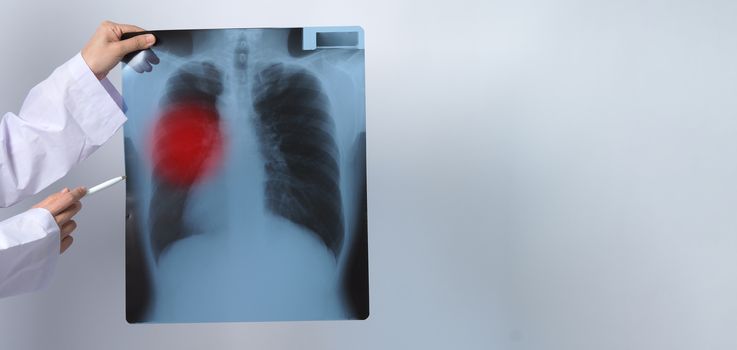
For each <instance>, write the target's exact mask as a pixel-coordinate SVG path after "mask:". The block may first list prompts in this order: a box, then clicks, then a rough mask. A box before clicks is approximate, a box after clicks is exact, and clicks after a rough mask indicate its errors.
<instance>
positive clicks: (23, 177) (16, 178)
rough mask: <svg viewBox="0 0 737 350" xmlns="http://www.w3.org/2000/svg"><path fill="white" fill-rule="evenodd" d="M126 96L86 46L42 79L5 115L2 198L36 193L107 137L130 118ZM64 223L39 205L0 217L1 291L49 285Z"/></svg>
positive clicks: (0, 135)
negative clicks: (101, 75) (87, 57)
mask: <svg viewBox="0 0 737 350" xmlns="http://www.w3.org/2000/svg"><path fill="white" fill-rule="evenodd" d="M121 106H122V98H121V97H120V94H119V93H118V92H117V91H116V90H115V88H114V87H113V86H112V84H111V83H110V81H108V80H107V79H103V80H102V81H99V80H97V78H96V77H95V75H94V74H93V73H92V71H91V70H90V69H89V67H88V66H87V64H86V63H85V62H84V60H83V59H82V56H81V55H80V54H77V55H76V56H74V57H73V58H72V59H71V60H69V61H67V62H66V63H65V64H63V65H62V66H60V67H59V68H57V69H56V70H55V71H54V72H53V73H52V74H51V76H49V78H47V79H46V80H44V81H43V82H41V83H40V84H38V85H36V86H35V87H34V88H33V89H32V90H31V92H30V93H29V94H28V97H26V100H25V101H24V103H23V106H22V107H21V110H20V113H18V114H17V115H15V114H12V113H7V114H5V115H4V116H3V118H2V119H0V206H3V207H5V206H8V205H11V204H14V203H16V202H18V201H19V200H21V199H23V198H24V197H26V196H30V195H33V194H36V193H38V192H39V191H41V190H42V189H44V188H45V187H46V186H48V185H50V184H51V183H53V182H54V181H56V180H58V179H59V178H61V177H62V176H64V175H66V173H67V172H68V171H69V170H70V169H71V167H72V166H74V165H75V164H77V163H79V162H80V161H82V160H83V159H85V158H86V157H87V156H89V155H90V154H91V153H92V152H93V151H94V150H96V149H97V148H99V147H100V146H101V145H102V144H103V143H105V142H106V141H107V140H108V139H109V138H110V137H111V136H112V135H113V134H114V133H115V132H116V131H117V130H118V129H119V128H120V126H121V125H122V124H123V123H124V122H125V120H126V118H125V114H124V113H123V112H122V110H121ZM59 234H60V233H59V227H58V225H57V224H56V222H55V221H54V218H53V216H52V215H51V213H49V212H48V211H47V210H46V209H43V208H35V209H31V210H28V211H26V212H23V213H21V214H19V215H16V216H14V217H12V218H10V219H7V220H5V221H2V222H0V297H5V296H10V295H15V294H19V293H24V292H29V291H33V290H37V289H39V288H41V287H43V286H45V285H46V284H47V283H48V282H49V280H50V278H51V276H52V274H53V271H54V268H55V266H56V260H57V259H58V256H59V245H60V242H59Z"/></svg>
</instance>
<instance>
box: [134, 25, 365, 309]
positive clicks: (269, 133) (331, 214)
mask: <svg viewBox="0 0 737 350" xmlns="http://www.w3.org/2000/svg"><path fill="white" fill-rule="evenodd" d="M262 31H263V32H264V35H271V34H272V33H276V34H277V35H275V36H273V37H274V38H283V39H284V41H283V42H281V43H280V42H279V41H273V44H272V41H271V40H272V39H271V38H272V36H269V37H268V39H264V38H266V37H264V38H261V39H258V40H260V41H259V42H258V43H259V45H261V46H252V45H251V43H249V40H251V39H249V38H248V37H247V35H246V32H245V31H244V32H242V33H243V34H241V35H239V36H237V37H234V39H235V40H233V41H231V44H229V45H231V48H230V54H228V53H223V52H222V50H221V49H217V50H216V51H213V52H215V53H216V54H213V55H210V56H207V55H198V50H203V45H205V46H207V45H209V42H207V41H204V42H203V41H199V42H198V41H197V40H202V39H201V37H202V36H200V39H198V35H200V34H203V33H204V32H207V31H200V32H199V33H198V31H162V32H156V35H157V41H158V44H161V45H162V46H161V47H160V48H159V49H158V50H159V51H158V52H159V53H164V54H165V55H169V56H168V57H169V61H168V62H167V61H164V60H162V62H164V63H168V64H170V65H171V63H170V62H172V57H173V58H174V59H175V61H176V62H177V64H176V65H175V66H174V67H173V68H174V69H173V70H172V71H171V73H170V74H167V76H166V80H165V83H164V84H163V85H162V90H160V91H161V92H162V93H161V94H160V95H158V96H159V97H157V98H158V107H157V108H158V109H159V110H166V109H167V107H168V106H170V105H176V104H178V103H181V102H189V103H191V102H196V103H198V104H202V105H206V106H208V107H207V108H210V109H212V110H214V111H215V112H216V113H215V114H216V115H217V118H218V120H220V119H222V118H226V119H227V118H231V119H233V118H236V119H240V120H244V121H247V122H245V123H233V122H230V123H218V124H219V125H220V127H221V128H223V131H224V133H226V134H238V133H239V131H234V130H232V128H233V127H236V126H237V127H245V128H250V129H252V131H251V132H252V133H253V135H254V136H255V140H256V141H257V143H258V150H259V152H258V153H259V155H260V157H261V159H262V163H261V164H262V165H261V166H262V167H263V169H262V170H263V183H262V193H263V203H262V205H263V207H264V209H266V210H267V211H268V212H271V213H272V214H274V215H276V216H277V217H282V218H283V219H285V220H287V221H289V222H292V223H293V224H294V225H297V226H299V227H302V228H304V231H303V232H300V231H294V232H292V233H290V234H294V235H305V234H308V235H309V234H312V235H314V237H316V238H317V239H319V241H321V242H322V243H323V244H324V247H325V248H327V250H328V251H329V252H330V253H332V256H333V259H334V260H333V264H342V266H337V268H338V269H337V270H336V272H335V273H336V276H337V278H338V283H337V284H336V285H335V288H336V289H337V292H338V295H340V294H342V295H344V297H343V301H342V303H343V305H344V308H345V309H344V316H342V317H344V318H365V317H367V316H368V285H367V282H368V275H367V273H368V271H367V255H366V249H367V248H366V237H365V235H366V213H365V211H366V196H365V191H366V187H365V146H363V144H364V143H365V134H364V132H365V131H363V130H361V129H358V131H357V134H355V136H353V137H354V138H353V139H346V138H345V135H344V139H343V141H340V142H339V141H338V134H337V130H336V122H335V118H336V117H337V116H336V115H333V113H335V111H336V110H338V109H336V107H335V103H336V102H338V103H340V102H341V101H340V100H332V99H333V98H332V97H331V96H330V93H328V92H327V91H328V90H326V88H325V83H326V82H325V81H323V77H324V76H325V73H320V72H318V71H315V70H314V69H313V68H311V65H310V64H308V63H309V62H310V61H309V60H310V59H314V58H316V57H318V56H320V55H315V53H316V52H319V51H303V50H301V49H300V48H299V47H298V44H299V43H301V39H299V36H301V35H302V29H292V30H287V31H286V32H287V33H288V35H282V33H284V32H283V30H280V29H273V31H274V32H269V31H271V29H266V30H262ZM212 32H213V33H214V32H216V31H212ZM279 40H281V39H279ZM265 43H266V46H264V45H265ZM269 45H274V46H273V47H272V46H269ZM279 45H282V46H281V47H280V46H279ZM282 49H283V50H282ZM208 50H210V49H208ZM346 51H348V52H349V51H350V50H346ZM360 51H361V55H362V49H361V50H360ZM153 52H157V49H156V48H155V49H154V50H153ZM276 52H281V53H279V54H277V53H276ZM218 55H220V56H218ZM280 55H281V56H280ZM341 55H342V53H340V54H339V55H333V56H338V57H340V59H343V58H344V57H347V58H350V57H351V55H353V54H352V53H347V54H346V55H344V56H341ZM141 57H145V56H144V55H143V54H141V55H138V56H136V57H135V58H134V60H135V59H139V61H140V59H141ZM319 59H322V58H319ZM156 60H157V61H158V58H156ZM362 61H363V58H362V56H360V62H361V63H360V64H361V74H360V75H359V78H360V79H363V76H362V64H363V62H362ZM326 62H327V61H326ZM337 62H340V60H337ZM144 63H145V62H144ZM131 66H132V67H133V69H136V67H134V62H131ZM150 68H151V67H150V66H149V67H148V68H143V69H141V70H139V69H136V70H137V71H139V72H140V71H148V70H150ZM338 72H339V71H338ZM154 73H156V68H154ZM144 77H145V75H144ZM328 83H331V82H328ZM332 83H334V82H332ZM361 84H362V82H361ZM124 87H125V86H124ZM362 88H363V87H362V85H361V89H362ZM333 91H335V90H333ZM124 92H125V91H124ZM154 93H155V90H154ZM333 93H335V92H333ZM361 94H362V91H361ZM225 99H227V100H225ZM361 103H362V101H361ZM344 105H345V104H344ZM223 106H225V107H223ZM234 106H237V107H236V108H234ZM223 108H226V109H225V110H223ZM343 108H344V110H345V107H343ZM358 108H359V109H362V104H360V105H359V106H358ZM226 111H227V112H226ZM234 111H235V112H234ZM362 112H363V111H362V110H361V113H362ZM222 113H226V114H225V115H223V114H222ZM343 118H346V116H343ZM350 118H353V117H352V116H351V117H350ZM361 118H363V117H362V116H361ZM129 119H130V117H129ZM154 120H155V119H154ZM128 124H131V123H130V122H129V123H128ZM358 125H359V127H360V125H361V124H358ZM127 127H128V126H127ZM228 128H230V129H228ZM364 130H365V129H364ZM126 131H128V129H126ZM143 149H145V145H142V144H135V143H134V142H132V141H131V140H130V139H129V138H128V134H126V152H127V154H126V164H127V166H126V167H127V168H129V169H127V172H130V171H131V169H130V167H131V166H135V165H137V164H138V163H140V162H141V161H143V158H146V157H145V156H130V155H129V154H128V153H132V154H138V153H137V152H140V151H142V150H143ZM341 159H342V160H341ZM341 162H343V163H341ZM249 164H250V163H249ZM151 167H152V169H151V172H150V179H149V181H148V183H149V185H148V186H149V187H146V186H138V185H136V186H135V187H136V188H137V189H136V191H139V193H145V192H146V191H150V192H149V193H150V198H149V201H148V202H147V203H146V204H143V202H142V201H141V200H140V199H139V198H137V197H136V196H130V192H131V191H130V190H129V199H128V202H129V205H128V221H127V225H128V226H127V233H126V234H127V238H128V239H127V248H126V250H127V252H128V255H127V260H126V265H127V268H126V279H127V287H126V290H127V295H128V296H127V299H128V301H127V318H128V320H129V322H141V321H144V322H145V321H146V320H147V317H148V316H147V315H148V314H150V310H151V308H152V307H153V306H154V304H156V303H161V302H163V300H161V298H162V296H159V299H158V300H156V298H153V297H152V294H153V291H154V290H155V289H156V288H157V280H158V279H159V278H160V277H158V276H157V272H156V270H157V265H158V264H159V263H160V262H159V259H160V257H162V255H165V254H166V252H167V250H168V249H171V247H173V246H174V245H175V243H176V242H178V241H181V240H183V239H185V238H187V237H190V236H192V235H197V236H206V235H208V228H207V227H206V228H204V229H203V228H201V227H199V228H194V227H192V224H193V219H190V220H185V218H186V217H187V216H188V212H189V210H190V206H191V205H192V204H196V203H197V201H198V200H199V197H197V196H201V192H200V194H199V195H198V194H197V191H196V187H197V186H198V184H197V183H194V184H192V183H184V184H182V183H171V182H170V181H167V180H166V179H165V178H164V177H162V176H161V175H160V173H161V172H162V171H163V170H165V169H159V168H161V165H160V164H157V163H155V162H154V163H153V164H151ZM342 170H347V171H349V173H348V175H346V174H342ZM343 176H351V179H350V180H348V182H345V181H344V180H343V178H342V177H343ZM235 180H238V179H237V178H236V179H235ZM244 180H246V181H248V180H250V179H244ZM138 182H140V179H136V178H135V176H134V177H132V178H131V179H130V184H131V188H133V187H134V186H133V185H134V184H136V183H138ZM346 184H348V186H347V187H344V186H346ZM144 188H148V190H145V189H144ZM226 192H227V190H226ZM193 196H194V197H193ZM193 200H194V202H193ZM346 200H348V202H345V201H346ZM220 204H221V203H220ZM346 205H348V206H346ZM131 206H138V207H140V208H147V215H146V214H142V215H143V216H144V217H143V218H138V219H137V218H136V217H135V211H134V210H133V208H132V207H131ZM243 210H247V208H244V209H243ZM139 213H140V212H139ZM236 213H237V209H236ZM236 215H237V214H236ZM346 220H347V221H346ZM194 221H196V219H194ZM247 231H248V228H246V232H244V233H243V234H247ZM351 237H353V238H351ZM145 241H148V248H146V247H145V245H146V243H145ZM344 245H345V246H344ZM141 250H148V251H149V254H150V256H151V257H152V260H147V258H146V257H145V254H140V253H137V252H138V251H141ZM147 261H148V262H147ZM341 262H342V263H341ZM203 263H206V262H203ZM145 266H148V268H145ZM265 268H268V267H265ZM243 277H244V278H248V276H243ZM295 277H296V276H295ZM132 296H134V297H135V298H137V299H136V300H131V297H132ZM163 298H168V297H167V296H163ZM295 315H296V316H289V317H297V318H296V319H300V318H301V317H308V318H313V317H314V318H318V319H319V318H323V317H326V316H320V315H319V314H316V315H313V316H309V315H306V316H299V315H298V314H295ZM334 317H337V316H329V318H334ZM342 317H337V318H342ZM245 319H249V318H248V317H247V315H246V317H245Z"/></svg>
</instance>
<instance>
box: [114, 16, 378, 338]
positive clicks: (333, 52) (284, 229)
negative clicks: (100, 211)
mask: <svg viewBox="0 0 737 350" xmlns="http://www.w3.org/2000/svg"><path fill="white" fill-rule="evenodd" d="M151 33H153V34H154V35H155V36H156V38H157V43H156V45H155V46H153V47H152V48H151V49H149V50H145V51H141V52H138V53H135V54H134V55H132V56H130V57H126V59H125V60H124V62H125V63H124V66H123V96H124V101H125V108H126V115H127V117H128V122H127V123H126V125H125V129H124V130H125V164H126V175H127V177H128V182H127V198H126V318H127V320H128V322H131V323H141V322H153V323H157V322H226V321H289V320H339V319H365V318H367V317H368V314H369V302H368V244H367V233H368V229H367V203H366V200H367V198H366V125H365V98H364V91H365V89H364V41H363V40H364V39H363V31H362V30H361V28H359V27H324V28H323V27H320V28H317V27H315V28H285V29H276V28H270V29H212V30H167V31H154V32H151Z"/></svg>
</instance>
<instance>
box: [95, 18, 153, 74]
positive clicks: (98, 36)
mask: <svg viewBox="0 0 737 350" xmlns="http://www.w3.org/2000/svg"><path fill="white" fill-rule="evenodd" d="M142 31H143V29H142V28H139V27H136V26H132V25H129V24H118V23H113V22H110V21H105V22H102V24H100V26H99V27H98V28H97V31H96V32H95V34H94V35H93V36H92V38H91V39H90V41H89V42H88V43H87V45H86V46H85V47H84V49H82V58H83V59H84V61H85V63H87V66H89V67H90V70H92V72H93V73H95V76H96V77H97V79H100V80H102V79H104V78H105V77H106V76H107V74H108V72H110V70H111V69H113V67H115V65H116V64H118V62H120V60H121V59H122V58H123V56H125V55H127V54H129V53H131V52H133V51H137V50H144V49H147V48H149V47H151V45H153V44H154V43H155V42H156V38H155V37H154V36H153V35H152V34H146V35H137V36H134V37H132V38H130V39H126V40H120V37H121V36H122V35H123V33H128V32H142Z"/></svg>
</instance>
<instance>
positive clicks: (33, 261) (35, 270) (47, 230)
mask: <svg viewBox="0 0 737 350" xmlns="http://www.w3.org/2000/svg"><path fill="white" fill-rule="evenodd" d="M59 248H60V242H59V226H58V225H57V224H56V222H55V221H54V217H53V216H52V215H51V213H49V211H48V210H46V209H43V208H34V209H31V210H28V211H26V212H23V213H21V214H18V215H16V216H14V217H12V218H10V219H7V220H5V221H2V222H0V298H3V297H8V296H12V295H16V294H20V293H25V292H31V291H34V290H37V289H40V288H42V287H44V286H46V285H47V284H48V282H49V280H51V276H52V274H53V272H54V268H55V266H56V260H57V259H58V257H59Z"/></svg>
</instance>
